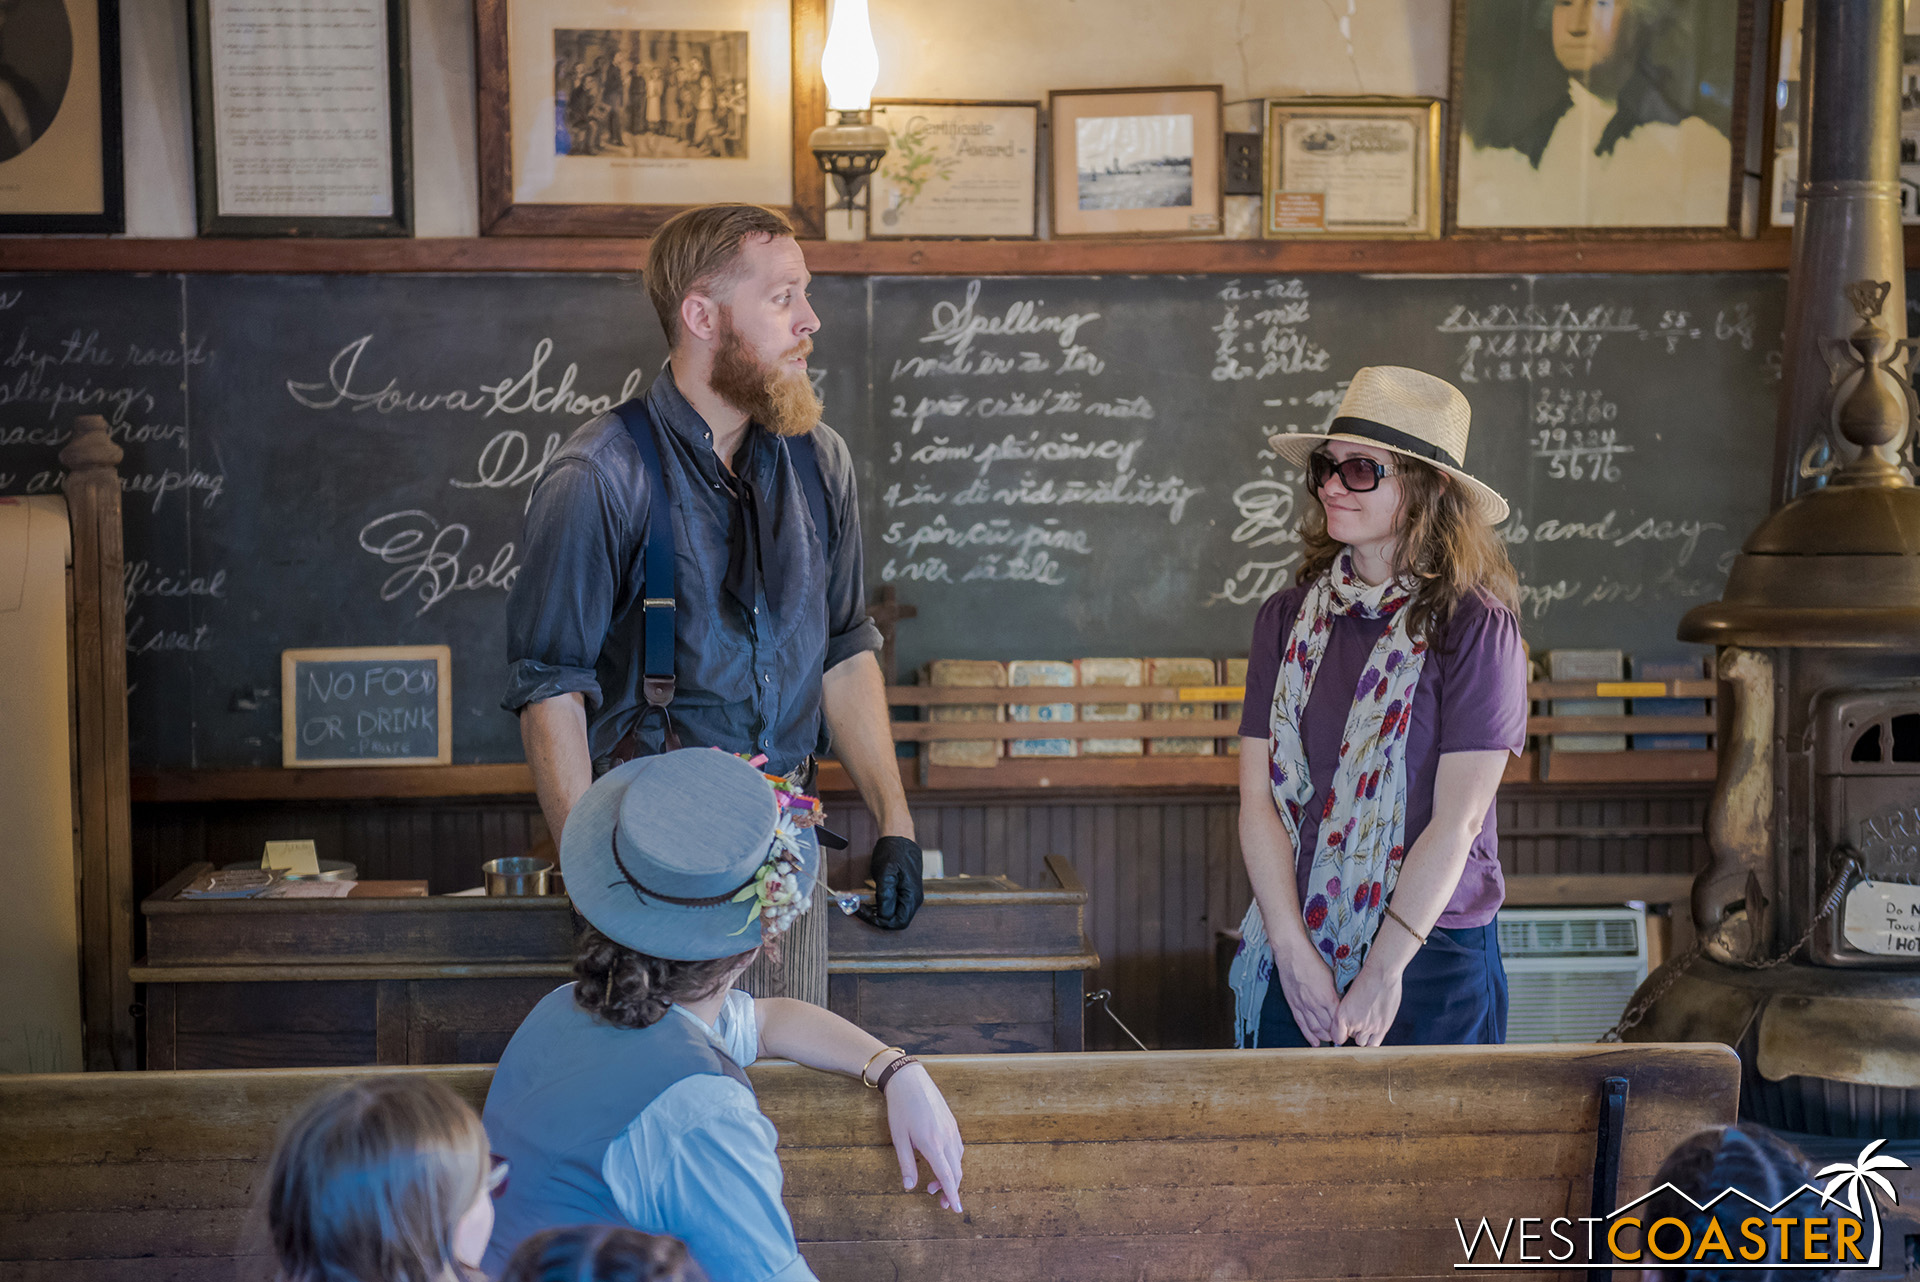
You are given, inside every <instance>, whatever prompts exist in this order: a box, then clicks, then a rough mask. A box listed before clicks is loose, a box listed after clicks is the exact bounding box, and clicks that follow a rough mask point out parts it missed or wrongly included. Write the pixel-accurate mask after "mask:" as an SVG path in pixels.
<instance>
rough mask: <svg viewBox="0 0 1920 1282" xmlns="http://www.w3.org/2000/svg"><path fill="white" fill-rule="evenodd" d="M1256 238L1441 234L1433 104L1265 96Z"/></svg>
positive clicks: (1437, 106) (1437, 134)
mask: <svg viewBox="0 0 1920 1282" xmlns="http://www.w3.org/2000/svg"><path fill="white" fill-rule="evenodd" d="M1265 132H1266V180H1265V182H1264V183H1263V184H1262V194H1263V196H1264V202H1263V204H1262V209H1263V211H1264V213H1265V220H1264V222H1263V223H1262V228H1261V231H1262V234H1263V235H1266V236H1270V237H1276V238H1307V239H1323V240H1324V239H1339V238H1341V237H1348V236H1364V237H1367V238H1369V239H1385V238H1392V237H1399V238H1403V239H1421V240H1432V239H1434V238H1435V237H1437V236H1439V235H1440V166H1439V164H1438V161H1437V158H1438V156H1439V155H1440V103H1439V102H1438V101H1437V100H1435V99H1433V98H1291V99H1269V100H1268V102H1267V116H1266V128H1265Z"/></svg>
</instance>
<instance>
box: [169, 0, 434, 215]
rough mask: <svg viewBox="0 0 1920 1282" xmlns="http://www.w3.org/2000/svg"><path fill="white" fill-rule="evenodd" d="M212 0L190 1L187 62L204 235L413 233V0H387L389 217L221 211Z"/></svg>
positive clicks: (196, 182) (197, 203) (196, 181)
mask: <svg viewBox="0 0 1920 1282" xmlns="http://www.w3.org/2000/svg"><path fill="white" fill-rule="evenodd" d="M207 5H208V0H192V3H190V4H189V5H188V6H187V31H188V45H189V47H190V57H189V61H190V63H191V64H192V69H193V178H194V184H193V185H194V210H195V212H196V213H197V214H198V216H199V222H200V234H201V235H202V236H411V235H413V92H412V88H411V85H412V83H413V68H412V60H411V57H410V55H409V52H408V50H409V48H410V45H411V38H410V34H409V30H408V25H407V14H408V8H409V6H408V3H407V0H386V8H387V94H388V98H387V111H388V116H389V120H388V131H389V132H388V137H389V141H390V143H391V144H392V149H393V157H392V165H393V213H392V214H391V215H389V216H387V217H385V218H372V217H345V218H339V217H307V216H304V215H300V216H294V217H288V218H262V217H258V216H255V215H235V214H222V213H221V212H220V178H219V175H220V165H219V159H218V157H217V156H216V155H215V154H214V153H215V146H216V144H215V142H214V128H213V110H214V106H213V104H214V95H213V50H212V46H211V40H210V32H209V27H210V25H211V24H210V23H209V21H208V17H207Z"/></svg>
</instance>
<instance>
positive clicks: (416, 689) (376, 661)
mask: <svg viewBox="0 0 1920 1282" xmlns="http://www.w3.org/2000/svg"><path fill="white" fill-rule="evenodd" d="M452 669H453V654H452V651H451V650H450V649H449V648H448V647H447V646H444V645H392V646H384V645H383V646H357V647H352V648H346V649H327V650H282V651H281V652H280V706H281V714H280V732H281V753H280V763H281V764H282V765H284V766H431V765H442V766H444V765H446V764H447V763H448V762H449V761H452V760H453V722H452V716H451V713H452V708H453V693H452V682H451V680H450V677H451V675H452Z"/></svg>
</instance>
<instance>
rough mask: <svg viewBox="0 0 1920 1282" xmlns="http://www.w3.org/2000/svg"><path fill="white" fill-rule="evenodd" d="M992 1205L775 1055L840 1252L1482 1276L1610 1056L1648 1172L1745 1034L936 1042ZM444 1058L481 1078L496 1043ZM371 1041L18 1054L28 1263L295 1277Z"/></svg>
mask: <svg viewBox="0 0 1920 1282" xmlns="http://www.w3.org/2000/svg"><path fill="white" fill-rule="evenodd" d="M927 1064H928V1067H929V1069H930V1071H931V1072H932V1073H933V1076H934V1078H935V1079H936V1080H937V1081H938V1082H939V1083H940V1086H941V1089H942V1090H943V1091H944V1092H945V1093H946V1096H947V1099H948V1100H949V1101H950V1102H951V1104H952V1106H953V1110H954V1113H955V1114H956V1116H958V1118H959V1119H960V1124H961V1128H962V1131H963V1133H964V1134H965V1137H966V1140H967V1153H966V1178H965V1183H964V1185H963V1187H962V1193H963V1195H964V1198H965V1201H966V1207H967V1214H966V1216H965V1217H964V1218H962V1217H956V1216H953V1215H951V1214H948V1213H944V1212H942V1211H940V1210H939V1209H938V1207H937V1205H936V1204H935V1203H934V1202H933V1200H932V1199H930V1198H928V1197H927V1196H926V1195H925V1194H924V1193H913V1194H908V1193H905V1192H903V1191H902V1190H901V1188H900V1178H899V1170H898V1166H897V1164H896V1162H895V1160H894V1157H893V1153H892V1149H891V1146H890V1144H889V1142H888V1136H887V1129H886V1123H885V1118H884V1115H883V1112H882V1108H881V1105H880V1102H879V1100H878V1099H877V1098H876V1097H875V1095H874V1094H873V1092H871V1091H867V1090H863V1089H862V1088H861V1087H860V1086H859V1085H857V1084H856V1083H853V1082H851V1081H849V1080H848V1079H845V1078H840V1077H835V1076H830V1075H826V1074H821V1073H815V1072H812V1071H810V1070H807V1069H803V1068H799V1067H796V1066H794V1065H791V1064H785V1063H768V1064H763V1065H757V1066H755V1067H754V1068H753V1069H752V1070H750V1072H751V1076H752V1078H753V1080H754V1085H755V1087H756V1089H757V1090H758V1091H759V1095H760V1100H761V1104H762V1106H763V1107H764V1108H765V1110H766V1112H767V1114H768V1116H770V1117H771V1118H772V1119H773V1120H774V1122H775V1124H776V1125H777V1126H778V1128H779V1130H780V1136H781V1156H782V1162H783V1164H784V1166H785V1169H786V1174H787V1184H786V1200H787V1205H788V1207H789V1208H790V1209H791V1211H792V1213H793V1218H794V1226H795V1229H796V1231H797V1232H798V1234H799V1237H800V1240H801V1243H802V1250H803V1251H804V1253H805V1255H806V1256H807V1259H808V1260H809V1262H810V1263H811V1264H812V1265H813V1267H814V1269H815V1271H816V1272H817V1273H818V1274H819V1275H820V1277H821V1278H822V1279H823V1282H836V1280H839V1279H847V1280H849V1282H852V1280H861V1282H864V1280H865V1279H891V1278H913V1279H916V1282H945V1280H948V1279H952V1280H953V1282H959V1280H960V1279H968V1280H969V1282H973V1280H977V1279H980V1278H993V1279H995V1280H996V1282H1018V1280H1020V1279H1034V1280H1035V1282H1060V1280H1064V1279H1093V1278H1103V1279H1104V1278H1126V1279H1136V1280H1161V1279H1164V1280H1166V1282H1186V1280H1187V1279H1200V1278H1216V1277H1237V1278H1259V1279H1264V1278H1276V1279H1277V1278H1314V1277H1370V1278H1411V1277H1430V1278H1439V1277H1453V1276H1455V1274H1454V1271H1453V1270H1452V1268H1451V1267H1450V1266H1451V1264H1452V1263H1453V1262H1455V1261H1457V1260H1459V1259H1460V1258H1461V1255H1460V1247H1459V1244H1458V1241H1457V1239H1456V1236H1455V1235H1456V1230H1455V1226H1454V1218H1455V1217H1456V1216H1458V1217H1461V1218H1462V1219H1464V1220H1467V1221H1468V1222H1469V1223H1474V1222H1477V1220H1478V1218H1479V1217H1480V1216H1482V1215H1485V1216H1488V1217H1490V1218H1492V1219H1494V1220H1495V1221H1496V1223H1498V1222H1500V1221H1504V1220H1505V1219H1506V1218H1507V1217H1509V1216H1520V1215H1540V1216H1554V1215H1573V1216H1580V1215H1586V1214H1588V1211H1589V1207H1590V1205H1591V1188H1590V1184H1591V1176H1592V1170H1593V1165H1594V1157H1595V1133H1596V1128H1597V1126H1598V1124H1599V1120H1600V1092H1601V1083H1602V1082H1603V1080H1604V1079H1606V1078H1608V1077H1624V1078H1626V1079H1627V1080H1628V1082H1629V1083H1630V1093H1629V1095H1628V1101H1627V1109H1626V1125H1625V1144H1624V1150H1623V1153H1622V1160H1621V1172H1622V1174H1621V1181H1620V1196H1621V1198H1622V1200H1625V1199H1626V1198H1629V1197H1632V1196H1635V1195H1637V1194H1638V1193H1640V1192H1642V1191H1644V1190H1645V1189H1646V1188H1647V1187H1648V1186H1649V1185H1650V1183H1651V1177H1652V1175H1653V1173H1654V1171H1655V1169H1656V1168H1657V1167H1658V1165H1659V1163H1660V1161H1661V1160H1662V1159H1663V1158H1664V1157H1665V1155H1666V1154H1667V1153H1668V1152H1669V1151H1670V1150H1671V1149H1672V1148H1673V1147H1674V1146H1675V1145H1676V1144H1677V1143H1679V1142H1680V1141H1681V1140H1682V1139H1684V1138H1686V1137H1687V1136H1688V1135H1691V1134H1693V1133H1694V1132H1696V1131H1698V1130H1701V1129H1703V1128H1705V1127H1708V1126H1713V1125H1719V1124H1725V1123H1730V1122H1732V1121H1733V1120H1734V1114H1735V1104H1736V1100H1737V1092H1738V1075H1739V1074H1738V1061H1737V1060H1736V1059H1735V1057H1734V1056H1733V1054H1732V1052H1731V1051H1729V1050H1727V1049H1726V1048H1725V1047H1722V1046H1713V1045H1685V1046H1657V1045H1630V1046H1565V1047H1472V1048H1453V1047H1422V1048H1414V1049H1377V1050H1369V1051H1361V1050H1350V1049H1349V1050H1337V1051H1335V1050H1319V1051H1167V1052H1152V1053H1145V1054H1143V1053H1139V1052H1135V1053H1131V1054H1127V1053H1115V1054H1084V1055H982V1056H952V1057H945V1058H940V1057H929V1058H928V1060H927ZM392 1071H397V1072H403V1073H422V1074H428V1075H431V1076H434V1077H436V1078H438V1079H439V1080H441V1081H443V1082H445V1083H446V1084H448V1085H449V1086H451V1087H452V1088H453V1089H454V1090H455V1091H457V1092H458V1093H459V1094H461V1095H462V1096H463V1097H465V1098H466V1099H468V1100H469V1101H471V1102H472V1103H473V1104H474V1105H475V1106H476V1107H477V1106H479V1105H480V1104H481V1102H482V1101H483V1099H484V1097H485V1093H486V1089H487V1083H488V1081H489V1080H490V1076H491V1070H490V1069H489V1068H486V1067H464V1066H462V1067H433V1068H416V1069H399V1070H392ZM367 1075H370V1074H369V1073H368V1071H367V1070H363V1069H302V1070H268V1071H257V1072H183V1073H117V1074H115V1073H101V1074H64V1075H47V1076H38V1077H31V1076H30V1077H13V1078H0V1282H56V1279H57V1280H58V1282H161V1280H162V1279H164V1280H165V1282H200V1280H201V1279H206V1280H208V1282H214V1280H217V1282H252V1280H254V1279H259V1280H261V1282H265V1280H266V1279H268V1278H270V1277H271V1275H272V1269H271V1267H270V1264H269V1262H268V1261H267V1260H266V1259H265V1258H264V1249H265V1247H264V1243H265V1235H264V1228H263V1227H262V1226H261V1225H259V1223H258V1211H257V1210H256V1209H255V1196H256V1189H257V1187H258V1185H259V1182H260V1179H261V1176H262V1175H263V1173H264V1169H265V1168H264V1164H265V1159H266V1155H267V1154H268V1153H269V1152H270V1151H271V1148H272V1145H273V1141H274V1136H275V1133H276V1130H277V1128H278V1127H279V1125H280V1123H281V1121H282V1120H283V1119H284V1118H286V1117H288V1116H289V1115H290V1114H291V1113H292V1112H293V1111H294V1110H295V1109H296V1108H297V1107H298V1106H299V1105H300V1103H301V1102H302V1101H303V1100H305V1099H306V1098H307V1097H308V1096H309V1095H311V1094H312V1093H313V1092H315V1091H317V1090H319V1089H321V1088H322V1087H324V1086H326V1085H328V1084H329V1083H332V1082H335V1081H338V1080H341V1079H342V1078H347V1077H355V1076H367Z"/></svg>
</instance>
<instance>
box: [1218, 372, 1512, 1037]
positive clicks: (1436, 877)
mask: <svg viewBox="0 0 1920 1282" xmlns="http://www.w3.org/2000/svg"><path fill="white" fill-rule="evenodd" d="M1469 417H1470V412H1469V409H1468V406H1467V400H1466V398H1465V397H1464V396H1462V395H1461V394H1460V392H1459V391H1458V389H1456V388H1454V387H1453V386H1452V385H1451V384H1449V383H1446V382H1444V381H1442V380H1441V379H1438V378H1434V377H1433V376H1432V375H1430V374H1423V373H1421V372H1419V371H1418V370H1411V369H1401V368H1399V367H1396V366H1376V367H1372V368H1368V369H1362V370H1360V371H1359V372H1358V373H1356V374H1355V375H1354V376H1353V382H1352V384H1351V385H1350V387H1349V388H1348V391H1347V394H1346V397H1345V399H1344V400H1342V401H1341V403H1340V409H1339V413H1338V414H1337V415H1336V416H1335V418H1334V420H1333V423H1332V425H1331V427H1330V429H1329V430H1328V432H1327V433H1326V434H1325V435H1321V434H1318V433H1285V434H1282V435H1279V436H1274V437H1272V438H1271V441H1272V445H1273V448H1274V451H1275V452H1276V453H1277V454H1278V455H1279V456H1280V457H1281V458H1282V459H1284V460H1285V461H1286V462H1288V463H1291V464H1293V465H1294V466H1296V467H1301V468H1303V470H1305V472H1306V474H1307V484H1308V490H1309V492H1310V493H1311V494H1312V496H1313V498H1314V500H1315V502H1314V503H1313V504H1311V505H1310V506H1309V509H1308V512H1307V515H1306V517H1305V519H1304V520H1303V521H1302V522H1301V531H1300V536H1301V543H1302V546H1303V549H1304V556H1303V558H1302V561H1301V566H1300V572H1299V577H1298V581H1297V583H1296V585H1295V586H1294V587H1292V588H1289V589H1287V590H1286V591H1284V592H1280V593H1276V594H1275V595H1274V596H1273V597H1272V598H1270V599H1269V600H1268V601H1267V602H1266V604H1265V605H1264V606H1262V607H1261V609H1260V614H1259V618H1258V619H1257V621H1256V622H1255V624H1254V630H1253V644H1252V648H1251V650H1250V652H1249V654H1250V658H1249V660H1248V665H1247V700H1246V712H1245V715H1244V718H1243V720H1242V722H1241V726H1240V733H1241V735H1242V737H1243V738H1242V743H1241V753H1240V845H1241V850H1242V852H1243V854H1244V857H1245V859H1246V864H1247V874H1248V877H1249V879H1250V880H1251V882H1252V884H1253V892H1254V902H1253V904H1252V906H1251V907H1249V908H1248V910H1247V916H1246V920H1245V922H1244V923H1243V924H1242V932H1243V942H1242V944H1241V950H1240V954H1239V956H1238V957H1236V958H1235V960H1234V964H1233V972H1232V986H1233V990H1234V999H1235V1033H1236V1038H1237V1040H1238V1042H1239V1044H1240V1045H1242V1046H1318V1045H1321V1044H1323V1043H1324V1044H1327V1045H1331V1046H1338V1045H1341V1044H1343V1043H1345V1042H1347V1041H1348V1040H1349V1039H1351V1040H1352V1041H1353V1042H1354V1043H1356V1044H1357V1045H1361V1046H1378V1045H1382V1044H1395V1045H1433V1044H1446V1043H1456V1044H1457V1043H1472V1042H1499V1041H1502V1040H1504V1038H1505V1036H1506V1016H1507V985H1506V973H1505V971H1504V970H1503V969H1502V968H1501V965H1500V950H1499V946H1498V939H1497V936H1496V934H1495V928H1494V925H1493V917H1494V914H1495V912H1497V911H1498V910H1499V907H1500V902H1501V899H1502V897H1503V894H1504V889H1505V886H1504V883H1503V881H1502V879H1501V876H1500V863H1499V858H1498V849H1499V841H1498V838H1497V836H1496V834H1495V830H1494V811H1493V805H1494V792H1495V790H1496V789H1497V788H1498V787H1499V784H1500V776H1501V773H1502V770H1503V769H1504V767H1505V764H1506V760H1507V754H1508V753H1510V752H1513V753H1517V752H1519V751H1520V750H1521V748H1522V747H1524V746H1525V743H1526V723H1527V685H1526V659H1525V652H1524V649H1523V647H1522V645H1521V642H1520V627H1519V623H1518V622H1517V621H1516V619H1515V617H1514V609H1515V581H1514V573H1513V567H1512V566H1511V564H1509V562H1508V560H1507V555H1506V551H1505V549H1504V547H1503V546H1502V545H1501V543H1500V541H1499V539H1498V537H1497V536H1496V535H1495V534H1494V530H1493V527H1494V524H1495V523H1496V522H1499V521H1501V520H1504V519H1505V518H1506V514H1507V505H1506V502H1505V500H1503V499H1502V498H1501V497H1500V496H1499V495H1498V494H1496V493H1494V491H1493V490H1492V489H1490V488H1489V487H1488V486H1486V485H1485V484H1483V483H1482V482H1480V481H1478V480H1476V479H1475V478H1474V477H1473V476H1471V475H1470V474H1469V473H1468V472H1467V471H1466V468H1465V466H1464V459H1465V455H1466V445H1467V427H1468V422H1469ZM1276 981H1277V982H1276Z"/></svg>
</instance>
